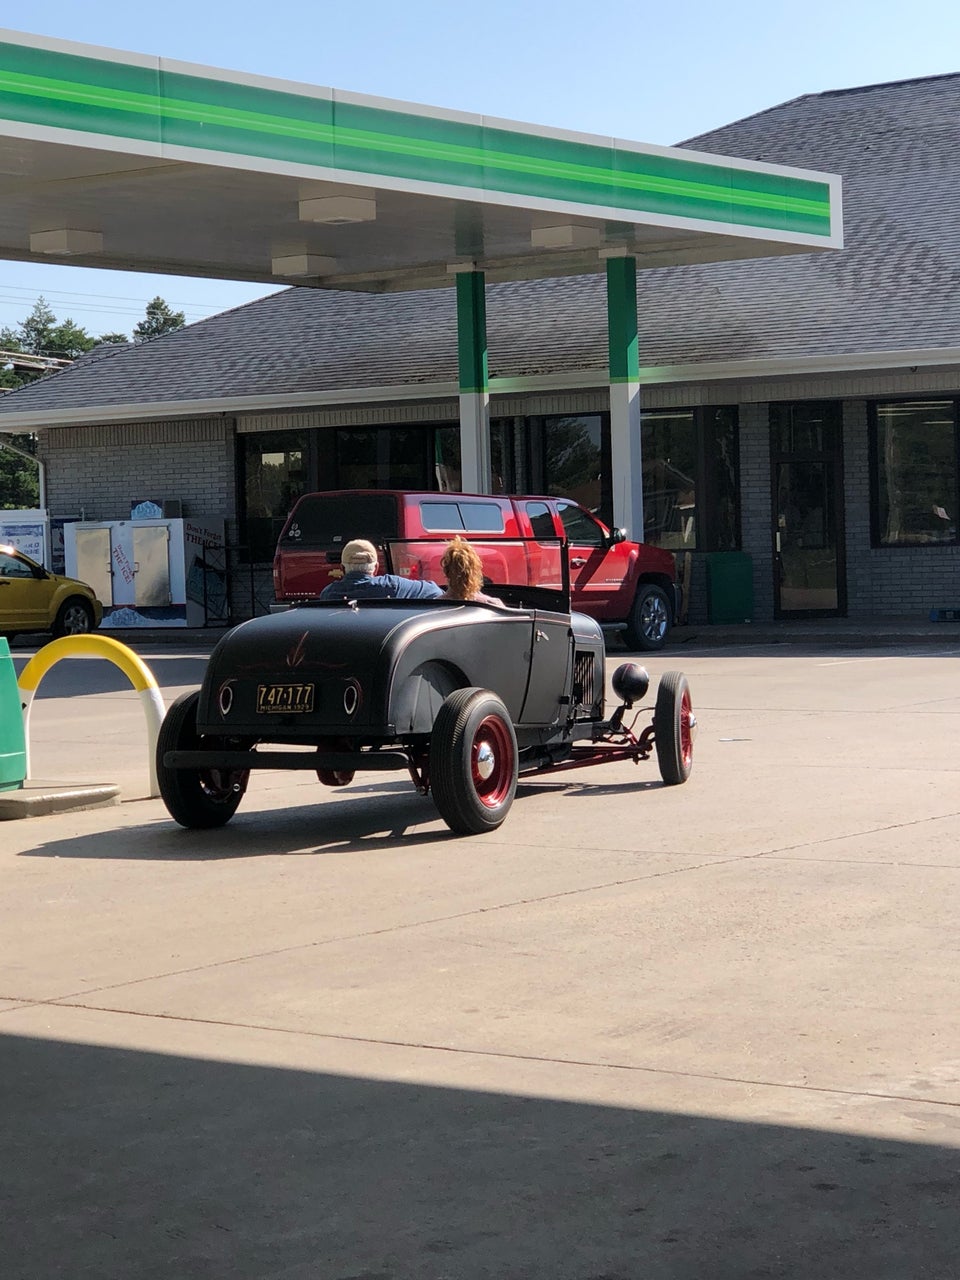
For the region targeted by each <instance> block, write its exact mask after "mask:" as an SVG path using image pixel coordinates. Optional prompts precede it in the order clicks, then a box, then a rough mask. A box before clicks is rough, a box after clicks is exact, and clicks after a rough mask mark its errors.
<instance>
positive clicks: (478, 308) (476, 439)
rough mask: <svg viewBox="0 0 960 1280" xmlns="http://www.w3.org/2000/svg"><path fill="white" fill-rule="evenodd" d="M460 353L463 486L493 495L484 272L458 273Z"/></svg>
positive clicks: (468, 268) (463, 271)
mask: <svg viewBox="0 0 960 1280" xmlns="http://www.w3.org/2000/svg"><path fill="white" fill-rule="evenodd" d="M457 352H458V355H459V360H460V475H461V478H460V483H461V484H462V486H463V489H464V491H465V492H466V493H489V492H490V489H491V483H492V475H491V468H490V388H489V379H488V375H487V307H486V296H485V283H484V276H483V272H482V271H475V270H474V269H473V267H467V268H464V269H462V270H459V271H457Z"/></svg>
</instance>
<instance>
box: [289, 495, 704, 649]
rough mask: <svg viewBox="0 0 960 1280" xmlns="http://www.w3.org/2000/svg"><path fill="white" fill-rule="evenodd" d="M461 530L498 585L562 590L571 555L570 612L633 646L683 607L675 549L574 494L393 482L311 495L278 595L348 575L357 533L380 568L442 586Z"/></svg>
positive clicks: (649, 639) (662, 631)
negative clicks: (409, 487) (598, 512)
mask: <svg viewBox="0 0 960 1280" xmlns="http://www.w3.org/2000/svg"><path fill="white" fill-rule="evenodd" d="M458 534H459V535H460V536H461V537H462V538H466V539H467V540H468V541H469V542H471V543H472V544H473V545H474V546H475V547H476V548H477V550H478V552H479V553H480V556H481V558H482V559H483V566H484V574H485V577H486V579H487V581H488V582H491V583H497V582H501V583H503V582H512V583H516V582H526V584H527V585H529V586H539V587H549V588H557V587H559V585H560V580H561V577H562V573H561V566H560V563H559V559H558V557H559V556H560V555H561V554H566V556H567V557H568V561H569V580H570V591H571V606H572V608H573V609H575V610H576V611H577V612H579V613H586V614H588V615H589V616H590V617H592V618H595V619H596V620H597V622H599V623H600V625H601V626H602V627H604V628H605V629H611V630H622V631H625V633H626V640H627V644H628V645H629V646H630V647H631V648H634V649H644V650H653V649H660V648H662V647H663V645H664V643H665V642H666V638H667V635H668V633H669V631H670V628H671V626H672V625H673V620H674V618H675V617H676V615H677V612H678V610H679V605H680V592H679V587H678V584H677V575H676V565H675V563H674V559H673V556H672V555H671V553H670V552H668V551H663V550H661V549H660V548H659V547H649V546H646V545H645V544H644V543H639V542H630V541H628V539H627V538H626V536H625V534H624V532H623V530H622V529H609V528H607V526H606V525H605V524H603V522H602V521H600V520H598V519H597V517H596V516H595V515H593V514H592V512H590V511H587V510H586V509H585V508H584V507H581V506H580V505H579V504H578V503H576V502H573V501H571V500H570V499H569V498H557V497H547V496H522V497H517V496H513V497H505V496H502V495H491V494H469V493H412V492H406V491H401V490H388V489H338V490H332V491H330V492H325V493H308V494H304V495H303V497H302V498H300V500H299V501H298V502H297V504H296V506H295V507H294V508H293V510H292V511H291V513H290V515H289V517H288V519H287V522H286V524H285V525H284V527H283V530H282V532H281V534H280V539H279V541H278V543H277V550H276V554H275V556H274V561H273V583H274V592H275V594H276V598H277V602H278V604H279V605H281V606H282V605H286V604H297V603H302V602H303V601H306V600H315V599H316V598H317V596H318V595H319V594H320V592H321V591H322V590H323V588H324V587H325V586H326V585H327V583H328V582H331V581H334V580H336V579H337V578H339V577H340V576H341V575H342V569H341V566H340V552H341V549H342V548H343V546H344V544H345V543H346V542H348V541H350V539H351V538H366V539H368V540H369V541H371V542H373V543H375V544H376V545H377V546H379V547H381V548H382V556H383V561H382V564H381V572H384V571H389V572H393V573H399V574H402V575H404V576H406V577H415V578H429V579H431V580H433V581H435V582H439V583H441V584H442V583H443V582H444V577H443V574H442V572H441V570H440V557H441V556H442V554H443V550H444V547H445V546H446V544H447V542H449V540H450V539H451V538H453V537H455V536H457V535H458ZM538 539H544V542H543V543H542V544H540V543H539V542H538V541H537V540H538ZM558 539H559V540H562V542H563V544H565V548H566V550H565V552H564V551H562V550H561V549H560V547H558Z"/></svg>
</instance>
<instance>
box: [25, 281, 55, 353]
mask: <svg viewBox="0 0 960 1280" xmlns="http://www.w3.org/2000/svg"><path fill="white" fill-rule="evenodd" d="M56 323H57V317H56V316H55V315H54V314H53V312H52V311H51V310H50V308H49V307H48V306H47V300H46V298H44V296H43V294H41V295H40V297H39V298H38V299H37V300H36V302H35V303H34V304H33V310H32V311H31V312H30V314H29V315H28V316H27V318H26V320H24V321H23V322H22V324H21V325H20V330H19V338H20V350H21V351H28V352H30V354H31V355H35V356H43V355H50V354H52V353H51V352H50V350H49V346H50V338H51V335H52V333H53V330H54V327H55V325H56Z"/></svg>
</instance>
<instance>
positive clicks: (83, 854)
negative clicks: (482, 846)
mask: <svg viewBox="0 0 960 1280" xmlns="http://www.w3.org/2000/svg"><path fill="white" fill-rule="evenodd" d="M396 786H397V788H398V790H399V789H400V788H401V787H402V790H403V794H402V795H397V794H389V795H383V794H379V795H376V796H367V797H365V798H364V799H363V800H362V801H359V802H358V798H357V797H356V793H355V791H354V799H353V801H352V802H350V801H348V799H347V793H346V791H345V792H344V793H342V795H343V798H341V796H340V795H336V796H334V795H333V794H332V793H327V795H323V796H321V795H320V794H319V792H320V784H319V783H317V789H318V798H317V802H316V804H307V805H298V806H297V807H296V808H286V809H276V810H269V809H265V810H250V811H247V812H245V811H244V810H243V808H241V809H240V811H239V812H238V813H237V815H236V817H235V818H234V819H233V821H232V822H230V823H229V824H228V825H227V826H226V827H219V828H216V829H214V830H212V831H186V830H184V828H183V827H180V826H178V825H177V824H176V823H175V822H174V821H173V819H172V818H167V817H164V818H162V819H161V820H159V821H156V822H150V823H144V824H142V825H139V826H131V827H126V828H120V829H111V830H107V831H97V832H91V833H89V834H86V835H79V836H71V837H69V838H68V839H64V840H52V841H49V842H47V843H44V844H42V845H38V846H37V847H36V848H33V849H24V850H23V851H22V852H21V854H20V857H24V858H97V859H111V858H114V859H123V860H130V861H145V862H164V861H178V862H190V861H194V862H210V861H214V860H216V859H220V858H233V859H235V858H259V857H272V856H274V855H276V854H278V853H298V854H306V855H311V856H312V855H315V854H324V853H362V852H363V851H365V850H370V849H390V850H394V851H396V853H397V854H398V855H402V854H403V842H404V841H407V842H413V843H416V844H418V845H422V844H429V843H432V842H435V841H440V842H442V841H449V840H454V839H456V838H457V837H455V836H454V835H453V834H452V832H450V831H448V830H447V828H446V827H441V828H440V829H438V830H424V829H423V827H424V825H425V824H431V825H436V824H439V823H440V818H439V817H438V815H437V811H436V809H435V808H434V806H433V803H432V802H431V801H430V800H429V799H428V798H426V797H424V796H420V795H417V793H416V792H415V791H414V790H413V788H412V787H411V786H410V785H409V784H407V785H405V786H404V785H403V784H400V783H397V784H396ZM378 791H382V788H378ZM113 812H114V813H115V812H116V810H114V811H113Z"/></svg>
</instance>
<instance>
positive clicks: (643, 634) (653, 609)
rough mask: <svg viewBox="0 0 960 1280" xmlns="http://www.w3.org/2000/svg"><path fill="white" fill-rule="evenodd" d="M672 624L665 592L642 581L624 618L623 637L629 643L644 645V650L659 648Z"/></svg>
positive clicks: (633, 647)
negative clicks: (627, 616) (625, 627)
mask: <svg viewBox="0 0 960 1280" xmlns="http://www.w3.org/2000/svg"><path fill="white" fill-rule="evenodd" d="M672 626H673V609H672V608H671V606H670V600H669V599H668V597H667V593H666V592H665V591H664V590H663V588H662V587H657V586H654V584H653V583H652V582H641V584H640V585H639V587H637V594H636V595H635V596H634V598H633V606H632V608H631V609H630V617H629V618H628V619H627V630H626V638H627V644H628V645H629V647H630V648H631V649H643V650H645V651H646V652H647V653H649V652H651V651H652V650H655V649H662V648H663V646H664V645H665V644H666V643H667V636H668V635H669V634H670V628H671V627H672Z"/></svg>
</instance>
